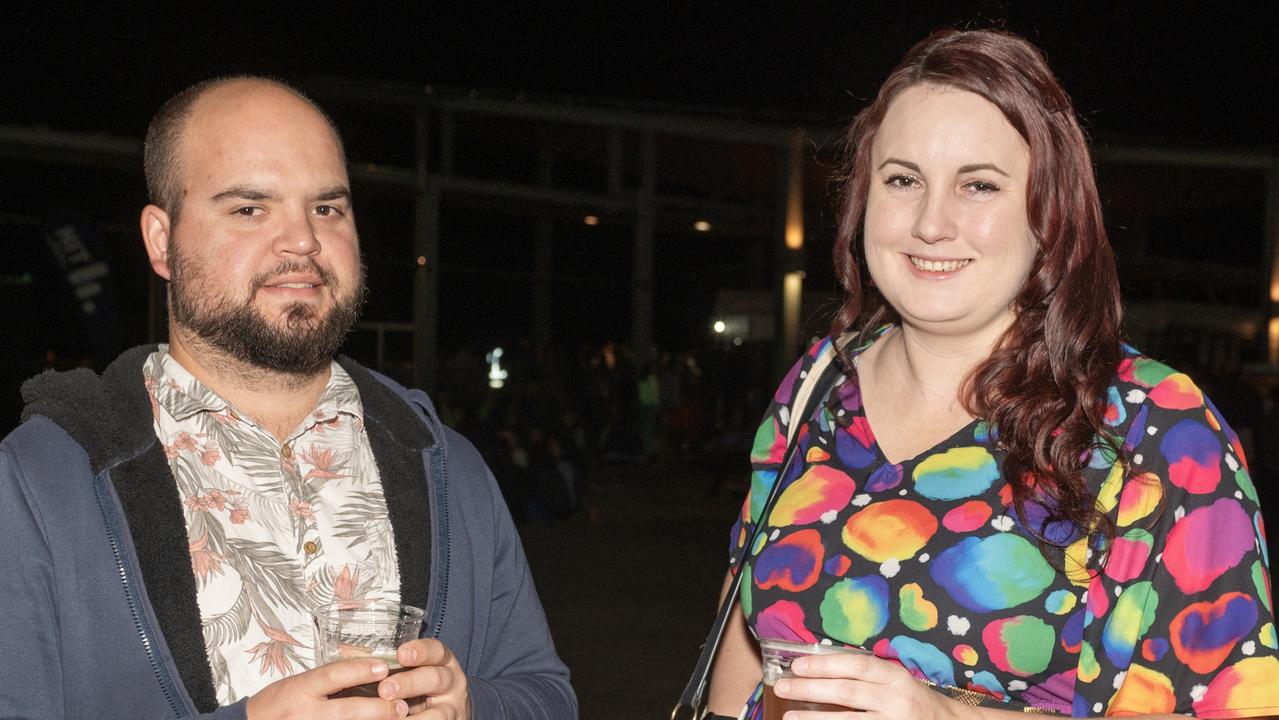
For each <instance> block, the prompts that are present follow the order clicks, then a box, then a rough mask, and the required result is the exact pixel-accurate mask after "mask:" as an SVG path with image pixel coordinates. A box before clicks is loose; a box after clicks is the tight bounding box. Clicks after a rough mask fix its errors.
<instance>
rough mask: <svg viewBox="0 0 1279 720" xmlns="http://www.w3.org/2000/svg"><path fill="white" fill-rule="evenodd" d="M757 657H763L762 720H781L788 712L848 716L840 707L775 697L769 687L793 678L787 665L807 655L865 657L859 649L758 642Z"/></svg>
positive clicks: (838, 646)
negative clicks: (821, 711) (836, 713)
mask: <svg viewBox="0 0 1279 720" xmlns="http://www.w3.org/2000/svg"><path fill="white" fill-rule="evenodd" d="M759 649H760V654H762V655H763V656H764V720H782V715H784V714H785V713H786V711H788V710H829V711H832V712H848V711H849V710H848V708H846V707H844V706H842V705H829V704H826V703H816V702H806V701H803V700H790V699H787V698H781V697H777V694H776V693H775V692H774V691H773V686H774V685H776V684H777V681H778V680H781V679H782V678H789V677H795V675H794V673H792V672H791V669H790V666H791V663H792V662H794V661H795V659H796V658H801V657H805V656H807V655H839V654H846V653H863V654H864V653H867V652H868V651H866V650H863V649H862V648H859V647H848V646H844V645H822V644H820V643H798V642H788V641H786V640H769V639H763V640H760V641H759Z"/></svg>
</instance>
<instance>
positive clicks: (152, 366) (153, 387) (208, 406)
mask: <svg viewBox="0 0 1279 720" xmlns="http://www.w3.org/2000/svg"><path fill="white" fill-rule="evenodd" d="M142 376H143V378H144V382H145V383H146V387H147V392H148V393H149V394H150V395H151V397H152V398H153V399H154V400H155V403H156V404H157V405H158V406H159V407H161V408H163V409H164V411H165V412H167V413H168V414H169V415H170V416H172V417H173V419H174V420H177V421H178V422H182V421H183V420H186V419H187V418H190V417H192V416H194V415H197V414H199V413H202V412H212V413H225V412H229V413H231V414H233V415H235V416H236V417H241V415H240V414H239V413H237V412H236V410H235V408H234V407H232V406H231V404H230V403H229V402H227V401H226V400H225V399H223V398H222V397H221V396H220V395H218V394H217V393H215V392H214V391H213V390H211V389H209V387H208V386H206V385H205V384H204V383H202V382H200V381H199V380H197V379H196V377H195V376H194V375H192V374H191V372H190V371H189V370H187V369H186V368H185V367H183V366H182V364H181V363H179V362H178V361H177V360H176V359H175V358H174V357H173V356H172V355H170V354H169V346H168V345H165V344H161V345H160V346H159V348H158V349H157V350H156V351H155V352H153V353H151V356H150V357H148V358H147V360H146V363H145V364H143V366H142ZM338 415H350V416H351V417H354V418H357V419H358V420H359V421H360V422H361V423H363V422H364V407H363V405H362V404H361V402H360V391H359V390H358V389H357V388H356V386H355V381H354V380H352V379H351V376H350V375H349V374H347V372H346V370H344V369H342V366H341V365H338V364H337V363H336V362H330V363H329V381H328V383H326V384H325V386H324V392H322V393H320V399H319V401H318V402H316V404H315V409H314V410H312V411H311V414H310V415H309V416H308V417H307V418H305V419H304V420H303V421H302V422H301V424H300V425H299V426H298V428H297V430H296V431H295V432H294V433H293V434H295V435H296V434H300V433H301V432H305V431H307V430H309V429H310V428H311V427H314V426H315V425H316V424H318V423H322V422H329V421H331V420H333V419H334V418H336V417H337V416H338ZM245 419H246V420H247V419H248V418H245Z"/></svg>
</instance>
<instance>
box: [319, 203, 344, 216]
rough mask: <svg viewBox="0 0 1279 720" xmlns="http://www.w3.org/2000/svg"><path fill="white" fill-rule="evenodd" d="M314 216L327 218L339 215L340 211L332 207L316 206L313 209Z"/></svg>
mask: <svg viewBox="0 0 1279 720" xmlns="http://www.w3.org/2000/svg"><path fill="white" fill-rule="evenodd" d="M315 214H316V215H319V216H320V217H329V216H335V215H341V214H342V211H341V210H339V209H337V208H335V207H333V206H332V205H317V206H316V208H315Z"/></svg>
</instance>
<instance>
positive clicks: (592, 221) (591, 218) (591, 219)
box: [582, 215, 600, 226]
mask: <svg viewBox="0 0 1279 720" xmlns="http://www.w3.org/2000/svg"><path fill="white" fill-rule="evenodd" d="M582 222H583V223H585V224H587V225H592V226H593V225H599V224H600V218H599V216H598V215H587V216H586V217H584V218H582Z"/></svg>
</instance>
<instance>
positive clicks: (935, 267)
mask: <svg viewBox="0 0 1279 720" xmlns="http://www.w3.org/2000/svg"><path fill="white" fill-rule="evenodd" d="M910 262H911V264H912V265H914V266H915V267H917V268H919V269H920V270H926V271H928V272H954V271H956V270H958V269H959V268H961V267H963V266H965V265H967V264H968V263H970V262H972V260H942V261H936V260H925V259H923V258H917V257H915V256H914V255H912V256H910Z"/></svg>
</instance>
